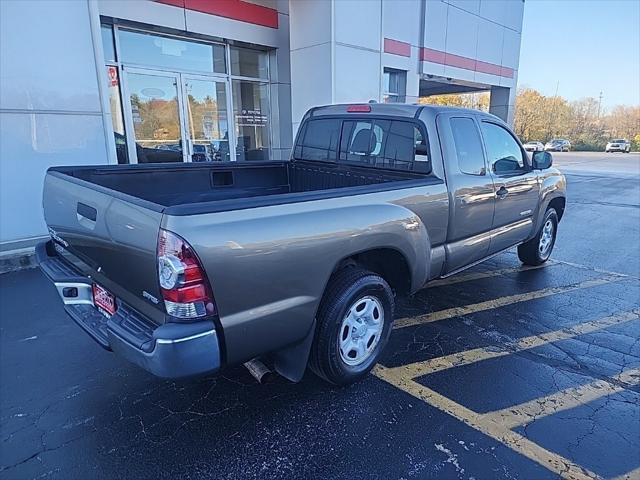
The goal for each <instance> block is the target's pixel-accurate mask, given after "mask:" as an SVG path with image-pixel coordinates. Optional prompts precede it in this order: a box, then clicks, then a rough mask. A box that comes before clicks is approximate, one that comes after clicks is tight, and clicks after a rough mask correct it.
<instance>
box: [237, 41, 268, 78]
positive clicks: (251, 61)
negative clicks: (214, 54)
mask: <svg viewBox="0 0 640 480" xmlns="http://www.w3.org/2000/svg"><path fill="white" fill-rule="evenodd" d="M229 53H230V54H231V74H232V75H238V76H241V77H254V78H267V63H268V56H267V53H266V52H261V51H259V50H250V49H248V48H240V47H230V52H229Z"/></svg>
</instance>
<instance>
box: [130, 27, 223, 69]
mask: <svg viewBox="0 0 640 480" xmlns="http://www.w3.org/2000/svg"><path fill="white" fill-rule="evenodd" d="M118 35H119V39H120V50H121V51H120V55H121V57H122V61H123V62H125V63H134V64H138V65H154V66H157V67H166V68H168V69H171V70H176V69H178V70H190V71H198V72H216V73H225V72H226V68H225V59H224V45H209V44H205V43H198V42H188V41H185V40H179V39H177V38H169V37H161V36H158V35H150V34H146V33H139V32H130V31H127V30H119V31H118Z"/></svg>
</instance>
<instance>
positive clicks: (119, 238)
mask: <svg viewBox="0 0 640 480" xmlns="http://www.w3.org/2000/svg"><path fill="white" fill-rule="evenodd" d="M110 192H112V191H111V190H109V189H106V188H104V187H100V186H97V185H94V184H92V183H89V182H86V181H84V180H80V179H77V178H74V177H71V176H68V175H64V174H62V173H60V172H48V173H47V176H46V178H45V185H44V194H43V195H44V196H43V206H44V217H45V220H46V222H47V226H48V227H49V230H50V233H51V235H52V237H54V238H56V239H57V240H58V242H59V243H60V244H61V245H62V246H63V247H64V248H65V250H66V251H67V252H69V253H71V254H72V256H70V255H66V257H67V259H68V260H70V261H72V262H73V263H75V264H76V267H78V268H79V269H80V270H81V271H82V273H84V274H85V275H89V276H90V277H91V278H93V279H94V280H95V281H96V282H97V283H99V284H101V285H102V286H103V287H105V288H106V289H107V290H109V291H110V292H111V293H113V294H114V295H115V296H116V297H117V298H119V299H121V300H124V301H125V302H127V303H128V304H129V305H131V306H132V307H134V308H137V309H138V310H140V311H141V312H142V313H145V314H147V315H148V316H150V317H152V318H155V319H158V321H161V319H162V312H161V311H160V310H158V306H159V305H161V303H160V302H159V299H161V298H162V297H161V294H160V291H159V288H160V287H159V284H158V276H157V259H156V248H157V241H158V233H159V230H160V222H161V220H162V213H161V212H160V211H154V210H153V209H151V208H147V207H146V206H144V205H143V202H141V204H140V205H137V204H135V203H133V202H131V201H127V200H126V199H124V198H121V197H116V196H114V194H115V193H116V192H113V193H110ZM147 203H148V202H147ZM149 205H150V206H151V205H153V204H149ZM74 257H75V258H74ZM77 259H79V260H80V262H78V261H77Z"/></svg>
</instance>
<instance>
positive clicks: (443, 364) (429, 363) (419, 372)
mask: <svg viewBox="0 0 640 480" xmlns="http://www.w3.org/2000/svg"><path fill="white" fill-rule="evenodd" d="M638 319H640V309H638V310H632V311H630V312H624V313H621V314H617V315H610V316H607V317H603V318H599V319H597V320H591V321H588V322H583V323H579V324H577V325H573V326H572V327H568V328H563V329H560V330H555V331H552V332H545V333H541V334H539V335H532V336H530V337H524V338H520V339H518V340H517V341H515V342H513V343H509V344H506V345H502V346H494V345H492V346H490V347H484V348H474V349H472V350H466V351H464V352H457V353H452V354H450V355H445V356H442V357H438V358H432V359H429V360H426V361H423V362H416V363H410V364H408V365H402V366H400V367H393V368H391V369H392V370H400V371H402V373H403V374H404V375H406V376H408V377H409V378H417V377H422V376H424V375H429V374H431V373H435V372H439V371H441V370H446V369H448V368H453V367H461V366H463V365H469V364H471V363H475V362H480V361H482V360H488V359H490V358H496V357H503V356H505V355H510V354H512V353H516V352H520V351H523V350H530V349H532V348H536V347H540V346H543V345H546V344H548V343H552V342H558V341H560V340H567V339H570V338H574V337H577V336H578V335H585V334H587V333H592V332H596V331H598V330H602V329H604V328H608V327H613V326H615V325H620V324H623V323H626V322H631V321H634V320H638Z"/></svg>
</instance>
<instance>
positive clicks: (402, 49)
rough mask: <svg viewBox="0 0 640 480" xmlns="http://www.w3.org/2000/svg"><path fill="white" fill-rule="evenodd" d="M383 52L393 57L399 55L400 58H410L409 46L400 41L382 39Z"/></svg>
mask: <svg viewBox="0 0 640 480" xmlns="http://www.w3.org/2000/svg"><path fill="white" fill-rule="evenodd" d="M384 51H385V53H391V54H393V55H400V56H402V57H410V56H411V44H410V43H406V42H401V41H400V40H393V39H392V38H385V39H384Z"/></svg>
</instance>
